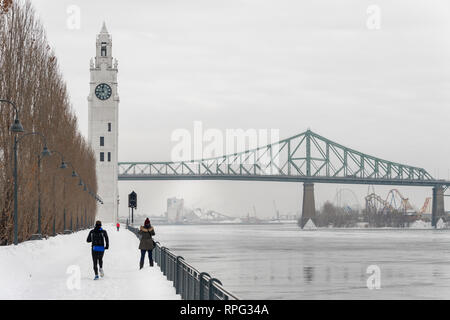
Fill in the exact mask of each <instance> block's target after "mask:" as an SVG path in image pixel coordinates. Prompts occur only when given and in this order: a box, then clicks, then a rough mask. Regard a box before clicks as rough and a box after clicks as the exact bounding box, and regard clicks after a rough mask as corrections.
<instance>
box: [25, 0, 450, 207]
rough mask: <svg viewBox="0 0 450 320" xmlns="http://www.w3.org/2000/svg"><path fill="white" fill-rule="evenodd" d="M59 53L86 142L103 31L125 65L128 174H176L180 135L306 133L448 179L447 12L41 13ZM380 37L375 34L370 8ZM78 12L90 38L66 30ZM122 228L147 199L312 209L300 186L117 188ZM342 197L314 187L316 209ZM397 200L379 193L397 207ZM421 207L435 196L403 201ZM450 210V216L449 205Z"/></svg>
mask: <svg viewBox="0 0 450 320" xmlns="http://www.w3.org/2000/svg"><path fill="white" fill-rule="evenodd" d="M32 2H33V3H34V5H35V8H36V10H37V12H38V14H39V15H40V17H41V19H42V22H43V23H44V25H45V27H46V29H47V33H48V38H49V41H50V43H51V44H52V46H53V48H54V50H55V51H56V53H57V56H58V59H59V62H60V66H61V69H62V72H63V74H64V77H65V80H66V81H67V85H68V88H69V92H70V95H71V100H72V103H73V107H74V110H75V112H76V114H77V116H78V118H79V125H80V130H81V131H82V133H83V134H84V135H85V136H86V137H87V127H88V126H87V117H88V115H87V99H86V98H87V95H88V93H89V60H90V58H91V57H93V56H94V55H95V39H96V35H97V34H98V33H99V31H100V29H101V25H102V22H103V21H104V20H105V21H106V24H107V28H108V30H109V32H110V33H111V34H112V37H113V56H114V57H115V58H117V59H118V61H119V95H120V99H121V102H120V106H119V108H120V111H119V114H120V119H119V130H120V132H119V160H120V161H168V160H170V154H171V149H172V147H173V146H174V145H175V144H174V143H172V142H171V140H170V137H171V133H172V132H173V131H174V130H176V129H179V128H186V129H189V130H192V129H193V122H194V121H196V120H199V121H202V122H203V128H204V129H208V128H218V129H220V130H226V129H238V128H242V129H249V128H254V129H271V128H274V129H280V137H281V138H286V137H289V136H292V135H294V134H297V133H300V132H303V131H305V130H306V129H307V128H308V127H309V128H311V130H313V131H315V132H316V133H318V134H320V135H322V136H325V137H327V138H329V139H331V140H334V141H336V142H338V143H341V144H343V145H345V146H348V147H350V148H353V149H356V150H359V151H362V152H365V153H368V154H371V155H374V156H378V157H380V158H383V159H388V160H391V161H396V162H401V163H406V164H410V165H414V166H419V167H423V168H425V169H427V170H428V171H429V172H430V174H431V175H433V176H435V177H436V178H441V179H442V178H445V179H447V178H449V175H450V171H449V169H450V163H449V161H448V160H449V159H450V148H449V142H448V138H447V137H448V133H449V129H448V128H449V125H450V110H449V105H448V102H449V98H450V90H449V89H450V37H449V31H450V19H449V17H450V2H449V1H448V0H441V1H439V0H434V1H429V0H414V1H413V0H397V1H391V0H380V1H376V2H372V1H365V0H339V1H336V0H310V1H289V0H276V1H275V0H273V1H271V0H258V1H256V0H227V1H215V0H189V1H181V0H180V1H175V0H164V1H160V0H158V1H153V0H130V1H112V0H109V1H107V0H90V1H88V0H71V1H66V0H58V1H56V0H33V1H32ZM372 4H376V5H378V6H379V7H380V8H381V29H380V30H369V29H368V28H367V26H366V21H367V18H368V15H367V13H366V10H367V8H368V6H369V5H372ZM70 5H77V6H79V8H80V9H81V28H80V29H79V30H70V29H68V28H67V26H66V22H67V18H68V16H69V15H68V14H67V12H66V10H67V8H68V7H69V6H70ZM119 187H120V197H121V202H122V203H121V215H127V214H128V210H127V208H126V202H127V194H128V193H129V192H131V190H133V189H134V190H135V191H136V192H137V193H138V210H139V213H140V214H144V213H151V214H162V213H163V212H164V211H165V207H166V198H168V197H171V196H177V197H183V198H184V199H185V203H186V204H187V205H188V206H194V207H204V208H210V209H215V210H217V211H219V212H222V213H225V214H229V215H244V214H246V213H247V212H251V211H252V205H253V204H255V206H256V210H257V212H258V215H260V216H273V215H274V210H273V200H276V202H277V206H278V209H279V210H280V211H281V213H285V212H287V211H291V212H294V211H296V210H299V209H300V208H301V198H302V197H301V195H302V192H303V191H302V185H301V184H293V183H269V182H265V183H256V182H251V183H250V182H202V181H192V182H186V181H185V182H183V181H181V182H161V181H159V182H158V181H156V182H139V183H136V182H119ZM337 188H350V189H352V190H354V191H355V192H357V194H358V196H360V203H361V204H363V197H364V195H365V194H366V193H367V186H353V185H347V186H339V185H319V184H316V205H317V206H319V205H321V204H322V203H323V202H324V201H325V200H327V199H330V200H333V199H334V197H335V193H336V189H337ZM389 189H390V188H389V187H376V191H377V193H380V194H381V195H382V196H383V197H385V196H386V194H387V191H388V190H389ZM400 190H401V191H402V193H403V194H404V195H405V196H408V197H409V198H410V199H411V200H412V202H413V204H415V205H416V206H418V207H420V206H422V204H423V202H424V200H425V197H427V196H431V189H430V188H401V189H400ZM446 205H447V210H449V209H450V207H449V206H450V202H449V201H448V200H446Z"/></svg>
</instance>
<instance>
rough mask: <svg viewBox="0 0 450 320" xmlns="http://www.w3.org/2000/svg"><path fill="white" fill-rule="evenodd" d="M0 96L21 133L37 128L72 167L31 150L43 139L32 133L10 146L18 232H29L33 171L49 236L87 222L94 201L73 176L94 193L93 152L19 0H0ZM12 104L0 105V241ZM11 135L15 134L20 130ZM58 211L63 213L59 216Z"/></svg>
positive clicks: (8, 210) (34, 205)
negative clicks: (15, 177) (15, 161)
mask: <svg viewBox="0 0 450 320" xmlns="http://www.w3.org/2000/svg"><path fill="white" fill-rule="evenodd" d="M0 98H1V99H7V100H10V101H13V102H14V103H15V104H16V105H17V107H18V108H19V110H20V121H21V123H22V125H23V127H24V129H25V132H33V131H34V132H40V133H41V134H43V135H44V136H45V137H46V138H47V143H48V148H49V149H50V151H52V150H57V151H59V152H60V153H61V154H62V155H63V156H64V160H65V161H66V162H70V163H71V164H72V165H73V167H74V168H75V170H76V172H77V174H78V175H79V177H75V178H74V177H72V168H71V166H68V168H67V169H61V168H60V164H61V161H62V159H61V156H60V155H59V154H58V153H57V152H53V153H52V155H51V156H50V157H44V158H43V160H42V163H41V170H39V169H38V155H39V154H40V152H41V151H42V148H43V146H44V141H43V139H41V138H40V136H38V135H30V136H27V137H24V138H23V139H22V140H21V142H20V143H19V148H18V155H19V157H18V185H19V190H18V200H19V201H18V212H19V219H18V226H19V232H18V239H19V241H25V240H27V239H29V238H30V236H31V235H32V234H33V233H36V231H37V212H38V178H39V177H40V179H39V181H40V189H41V212H42V233H43V234H47V235H52V234H53V231H56V232H57V233H59V232H62V231H63V229H64V221H65V223H66V225H65V228H66V229H70V227H71V226H72V228H73V229H76V228H77V225H78V227H79V228H81V227H83V226H87V225H88V224H90V223H92V222H93V220H94V217H95V214H96V200H95V198H94V197H93V196H92V195H91V194H89V192H88V191H84V188H83V187H82V186H79V185H78V184H79V181H80V180H79V178H81V179H82V180H83V182H84V183H85V184H86V185H87V186H88V187H89V190H90V191H91V192H92V193H93V194H94V195H95V194H96V193H97V182H96V172H95V158H94V153H93V152H92V150H91V148H90V147H89V145H88V143H87V142H86V140H85V139H84V138H83V136H82V135H80V133H79V132H78V128H77V119H76V117H75V115H74V112H73V110H72V109H71V105H70V102H69V98H68V93H67V88H66V85H65V82H64V81H63V79H62V75H61V73H60V71H59V67H58V63H57V59H56V57H55V55H54V53H53V51H52V50H51V48H50V46H49V44H48V41H47V39H46V35H45V32H44V29H43V26H42V24H41V23H40V22H39V21H38V19H37V18H36V14H35V12H34V9H33V7H32V5H31V4H30V2H29V1H26V0H14V1H11V0H0ZM13 121H14V110H13V108H11V107H10V106H9V105H8V104H5V103H1V104H0V244H2V245H4V244H10V243H12V240H13V222H14V221H13V207H14V199H13V161H12V160H13V142H14V136H13V133H11V132H10V130H9V128H10V126H11V124H12V123H13ZM22 135H23V133H22V134H19V137H20V136H22ZM64 217H65V219H64Z"/></svg>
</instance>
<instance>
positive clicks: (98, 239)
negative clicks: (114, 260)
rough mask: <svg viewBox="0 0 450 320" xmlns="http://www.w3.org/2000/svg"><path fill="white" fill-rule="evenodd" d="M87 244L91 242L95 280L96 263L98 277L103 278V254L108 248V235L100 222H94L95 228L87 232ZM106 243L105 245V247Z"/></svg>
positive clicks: (96, 277)
mask: <svg viewBox="0 0 450 320" xmlns="http://www.w3.org/2000/svg"><path fill="white" fill-rule="evenodd" d="M86 241H87V242H92V261H93V262H94V272H95V278H94V280H97V279H98V269H97V263H98V265H99V267H100V275H101V276H102V277H103V276H104V273H103V254H104V253H105V249H108V248H109V239H108V233H107V232H106V230H103V229H102V222H101V221H96V222H95V228H94V229H93V230H91V231H90V232H89V235H88V237H87V240H86ZM105 242H106V245H105Z"/></svg>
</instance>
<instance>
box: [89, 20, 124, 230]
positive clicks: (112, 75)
mask: <svg viewBox="0 0 450 320" xmlns="http://www.w3.org/2000/svg"><path fill="white" fill-rule="evenodd" d="M117 73H118V69H117V60H115V61H114V63H113V56H112V37H111V35H110V34H109V32H108V29H107V28H106V24H105V23H104V22H103V26H102V28H101V30H100V33H99V34H98V35H97V39H96V55H95V58H94V59H91V64H90V74H91V76H90V93H89V96H88V110H89V132H88V140H89V143H90V144H91V147H92V149H93V151H94V152H95V158H96V171H97V189H98V191H97V193H98V195H99V196H100V197H101V198H102V200H103V205H99V207H98V211H97V217H98V219H99V220H101V221H102V222H104V223H110V222H116V221H117V217H118V197H119V192H118V184H117V177H118V173H119V172H118V136H119V135H118V128H119V126H118V122H119V94H118V92H117Z"/></svg>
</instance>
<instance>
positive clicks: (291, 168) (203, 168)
mask: <svg viewBox="0 0 450 320" xmlns="http://www.w3.org/2000/svg"><path fill="white" fill-rule="evenodd" d="M119 180H245V181H285V182H286V181H292V182H313V183H342V184H381V185H410V186H450V181H445V180H436V179H434V178H433V177H432V176H431V175H430V174H429V173H428V172H427V171H426V170H425V169H423V168H418V167H413V166H409V165H405V164H400V163H396V162H392V161H387V160H383V159H380V158H377V157H374V156H370V155H368V154H365V153H362V152H359V151H356V150H353V149H350V148H347V147H344V146H343V145H340V144H338V143H336V142H333V141H331V140H328V139H326V138H324V137H322V136H320V135H318V134H316V133H314V132H312V131H310V130H307V131H306V132H303V133H301V134H298V135H296V136H293V137H290V138H288V139H284V140H281V141H279V142H275V143H272V144H269V145H266V146H264V147H259V148H256V149H252V150H247V151H243V152H240V153H234V154H229V155H224V156H220V157H215V158H208V159H199V160H190V161H179V162H119Z"/></svg>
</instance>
